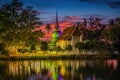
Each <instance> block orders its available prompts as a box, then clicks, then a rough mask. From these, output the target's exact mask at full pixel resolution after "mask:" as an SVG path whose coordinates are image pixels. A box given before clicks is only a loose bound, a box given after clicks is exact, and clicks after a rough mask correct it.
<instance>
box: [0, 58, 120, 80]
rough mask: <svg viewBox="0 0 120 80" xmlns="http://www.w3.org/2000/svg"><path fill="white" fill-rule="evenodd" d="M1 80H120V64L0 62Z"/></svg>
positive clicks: (87, 61)
mask: <svg viewBox="0 0 120 80" xmlns="http://www.w3.org/2000/svg"><path fill="white" fill-rule="evenodd" d="M0 80H120V62H119V61H118V60H116V59H111V60H25V61H0Z"/></svg>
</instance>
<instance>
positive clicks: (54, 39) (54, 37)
mask: <svg viewBox="0 0 120 80" xmlns="http://www.w3.org/2000/svg"><path fill="white" fill-rule="evenodd" d="M60 36H61V31H60V30H59V23H58V14H57V11H56V22H55V27H54V30H53V33H52V40H51V43H50V45H52V46H56V42H57V40H58V39H59V37H60Z"/></svg>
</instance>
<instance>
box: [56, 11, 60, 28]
mask: <svg viewBox="0 0 120 80" xmlns="http://www.w3.org/2000/svg"><path fill="white" fill-rule="evenodd" d="M55 29H56V30H59V23H58V14H57V11H56V22H55Z"/></svg>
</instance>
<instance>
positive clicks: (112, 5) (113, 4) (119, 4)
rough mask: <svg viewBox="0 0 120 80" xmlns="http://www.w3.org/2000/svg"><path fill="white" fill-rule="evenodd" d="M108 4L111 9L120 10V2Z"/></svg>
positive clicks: (108, 2) (107, 2)
mask: <svg viewBox="0 0 120 80" xmlns="http://www.w3.org/2000/svg"><path fill="white" fill-rule="evenodd" d="M106 4H107V5H109V6H110V7H111V8H118V7H119V8H120V1H112V2H110V1H106Z"/></svg>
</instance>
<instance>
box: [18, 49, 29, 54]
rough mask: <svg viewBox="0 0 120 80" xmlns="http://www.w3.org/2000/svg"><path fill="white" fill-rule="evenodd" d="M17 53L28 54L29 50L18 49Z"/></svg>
mask: <svg viewBox="0 0 120 80" xmlns="http://www.w3.org/2000/svg"><path fill="white" fill-rule="evenodd" d="M17 52H20V53H25V52H28V50H27V49H22V48H20V49H17Z"/></svg>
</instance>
